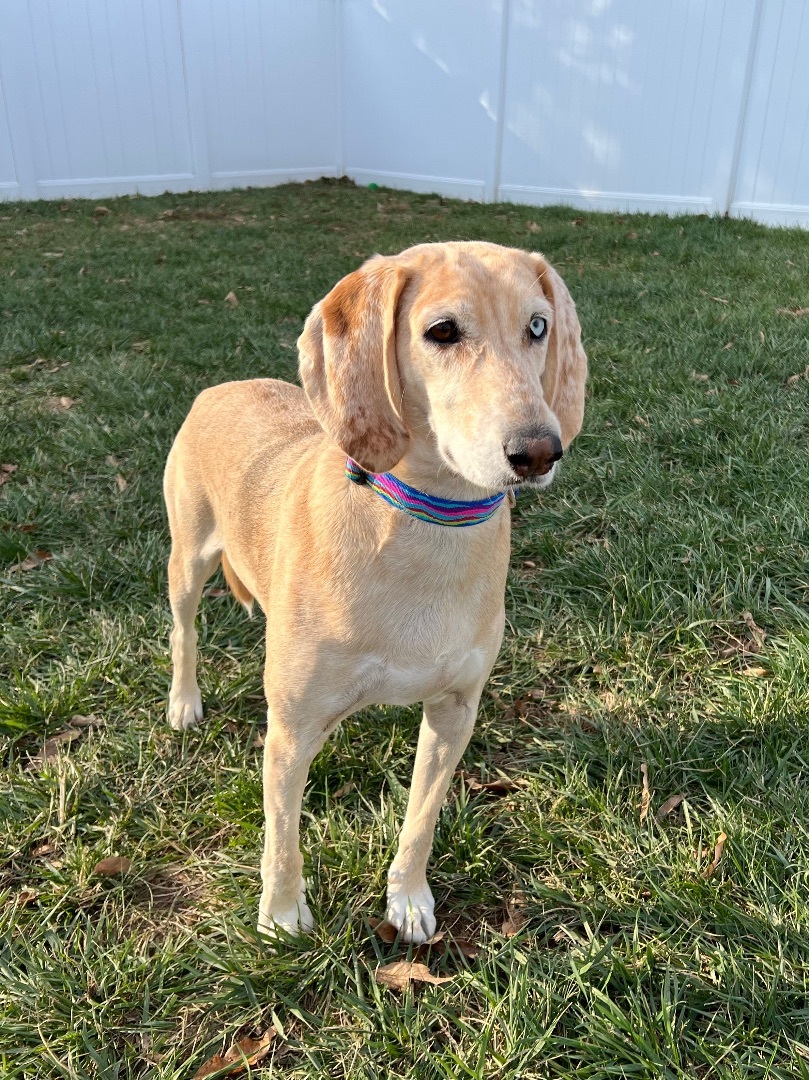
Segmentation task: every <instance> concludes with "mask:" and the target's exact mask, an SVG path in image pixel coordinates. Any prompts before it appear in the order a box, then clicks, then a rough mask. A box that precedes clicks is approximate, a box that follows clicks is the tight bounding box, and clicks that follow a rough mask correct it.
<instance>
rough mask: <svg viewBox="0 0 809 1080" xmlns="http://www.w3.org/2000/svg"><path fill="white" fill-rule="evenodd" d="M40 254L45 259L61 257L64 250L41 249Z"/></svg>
mask: <svg viewBox="0 0 809 1080" xmlns="http://www.w3.org/2000/svg"><path fill="white" fill-rule="evenodd" d="M42 254H43V255H44V256H45V258H46V259H61V258H62V256H63V255H64V251H43V252H42Z"/></svg>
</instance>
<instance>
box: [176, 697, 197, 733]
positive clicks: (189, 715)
mask: <svg viewBox="0 0 809 1080" xmlns="http://www.w3.org/2000/svg"><path fill="white" fill-rule="evenodd" d="M201 719H202V698H201V697H200V694H199V690H197V691H196V693H195V694H194V695H193V696H192V697H190V698H187V697H180V696H179V695H177V697H175V696H174V695H172V696H171V697H170V698H169V723H170V724H171V726H172V727H173V728H174V730H175V731H187V730H188V729H189V728H192V727H196V726H197V724H198V723H199V722H200V720H201Z"/></svg>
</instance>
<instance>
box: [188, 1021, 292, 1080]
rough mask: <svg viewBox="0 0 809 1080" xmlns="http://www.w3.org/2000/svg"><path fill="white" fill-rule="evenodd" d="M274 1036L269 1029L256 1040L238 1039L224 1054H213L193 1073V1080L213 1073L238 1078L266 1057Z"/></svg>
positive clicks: (272, 1031) (274, 1032) (272, 1028)
mask: <svg viewBox="0 0 809 1080" xmlns="http://www.w3.org/2000/svg"><path fill="white" fill-rule="evenodd" d="M275 1035H276V1031H275V1028H274V1027H270V1028H267V1030H266V1031H265V1032H264V1034H263V1035H260V1036H259V1037H258V1038H257V1039H249V1038H244V1039H239V1041H238V1042H235V1043H234V1044H233V1045H232V1046H231V1048H230V1050H228V1052H227V1053H226V1054H214V1056H213V1057H212V1058H210V1059H209V1060H208V1061H206V1062H205V1064H204V1065H201V1066H200V1067H199V1068H198V1069H197V1071H196V1072H195V1073H194V1076H193V1080H203V1077H205V1076H213V1074H214V1073H220V1072H221V1074H222V1076H238V1074H239V1073H242V1072H244V1071H245V1069H246V1068H247V1067H248V1066H249V1065H257V1064H258V1063H259V1061H261V1060H262V1059H263V1058H265V1057H266V1056H267V1054H268V1053H269V1052H270V1044H271V1043H272V1041H273V1039H274V1038H275ZM223 1070H224V1071H223Z"/></svg>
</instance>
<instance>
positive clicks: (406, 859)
mask: <svg viewBox="0 0 809 1080" xmlns="http://www.w3.org/2000/svg"><path fill="white" fill-rule="evenodd" d="M482 689H483V687H482V685H478V686H476V687H475V688H474V689H472V690H457V691H454V692H451V693H449V694H446V695H444V696H443V697H441V698H436V699H435V700H433V701H430V702H425V703H424V719H423V720H422V723H421V730H420V731H419V742H418V747H417V749H416V763H415V766H414V768H413V781H412V784H411V787H410V797H409V798H408V801H407V813H406V814H405V820H404V825H403V826H402V835H401V837H400V839H399V849H398V851H397V853H396V858H395V859H394V860H393V863H392V864H391V868H390V870H389V871H388V909H387V918H388V921H389V922H391V923H393V925H394V926H395V927H397V929H399V930H400V931H401V934H402V937H403V939H404V940H405V941H412V942H415V943H416V944H419V943H420V942H422V941H426V940H427V939H428V938H430V937H432V935H433V934H434V933H435V915H434V914H433V909H434V907H435V902H434V900H433V894H432V892H431V891H430V886H429V885H428V884H427V860H428V859H429V857H430V848H431V847H432V843H433V831H434V829H435V823H436V821H437V820H438V814H439V811H440V810H441V804H442V802H443V801H444V796H445V795H446V793H447V789H448V788H449V785H450V781H451V780H452V775H453V773H454V772H455V768H456V766H457V764H458V762H459V761H460V760H461V755H462V754H463V752H464V750H465V749H466V745H467V743H468V742H469V739H470V737H471V735H472V730H473V728H474V726H475V716H476V714H477V707H478V701H479V700H480V694H481V691H482Z"/></svg>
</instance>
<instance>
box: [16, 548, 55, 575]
mask: <svg viewBox="0 0 809 1080" xmlns="http://www.w3.org/2000/svg"><path fill="white" fill-rule="evenodd" d="M52 558H53V555H52V553H51V552H50V551H46V549H45V548H38V549H37V550H36V551H34V552H32V553H31V554H30V555H29V556H28V558H27V559H23V561H22V562H21V563H17V565H16V566H12V568H11V569H12V570H36V568H37V567H38V566H42V564H43V563H46V562H50V560H51V559H52Z"/></svg>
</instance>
